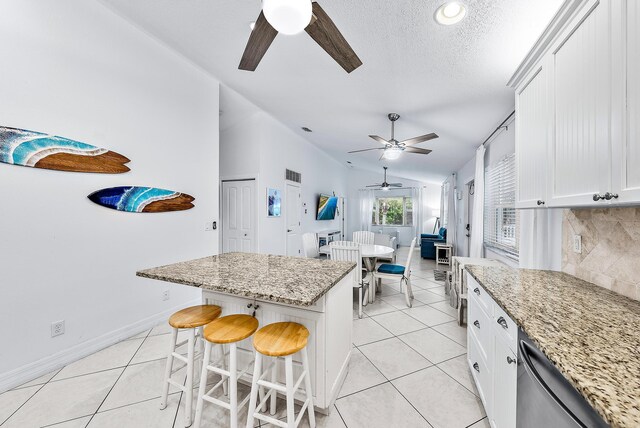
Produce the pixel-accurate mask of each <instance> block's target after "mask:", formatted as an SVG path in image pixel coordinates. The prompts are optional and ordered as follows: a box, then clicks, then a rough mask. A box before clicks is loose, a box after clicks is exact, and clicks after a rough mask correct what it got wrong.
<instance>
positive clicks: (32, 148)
mask: <svg viewBox="0 0 640 428" xmlns="http://www.w3.org/2000/svg"><path fill="white" fill-rule="evenodd" d="M0 162H3V163H8V164H11V165H20V166H29V167H33V168H44V169H53V170H58V171H72V172H98V173H103V174H121V173H123V172H127V171H129V167H128V166H126V165H125V164H126V163H128V162H129V159H127V158H126V157H124V156H122V155H121V154H119V153H116V152H112V151H110V150H107V149H103V148H100V147H95V146H92V145H90V144H85V143H81V142H79V141H74V140H69V139H68V138H63V137H57V136H55V135H49V134H43V133H41V132H34V131H27V130H25V129H16V128H8V127H6V126H0Z"/></svg>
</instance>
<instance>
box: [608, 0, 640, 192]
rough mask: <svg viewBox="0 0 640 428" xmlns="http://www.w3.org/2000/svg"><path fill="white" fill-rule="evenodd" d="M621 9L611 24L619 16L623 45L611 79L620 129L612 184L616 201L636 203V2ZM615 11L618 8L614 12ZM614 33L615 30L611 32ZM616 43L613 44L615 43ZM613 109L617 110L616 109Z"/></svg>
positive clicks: (639, 89) (639, 35)
mask: <svg viewBox="0 0 640 428" xmlns="http://www.w3.org/2000/svg"><path fill="white" fill-rule="evenodd" d="M621 8H622V10H620V11H619V13H616V16H615V18H614V19H615V20H614V25H616V23H617V22H619V21H617V19H618V17H621V21H620V27H621V29H622V31H621V35H620V36H621V39H622V40H621V41H620V44H621V45H622V46H623V49H622V56H621V61H620V62H621V64H622V67H621V69H620V75H621V77H620V78H619V79H616V80H615V83H619V84H620V92H621V96H620V102H619V103H615V104H614V106H613V107H614V114H615V116H614V117H615V118H616V119H619V121H616V123H619V124H620V128H621V132H620V133H619V134H614V135H616V136H617V137H618V138H616V140H615V141H614V144H615V143H617V144H618V146H617V147H616V149H617V150H614V155H615V159H614V163H613V174H614V175H613V184H614V189H615V193H617V194H618V195H619V198H618V200H617V201H616V202H618V203H638V202H640V168H638V165H640V2H639V1H638V0H626V1H624V2H622V4H621ZM616 12H618V11H616ZM614 34H616V33H614ZM616 44H617V43H616ZM616 108H618V109H619V110H618V111H616Z"/></svg>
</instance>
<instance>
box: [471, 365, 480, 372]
mask: <svg viewBox="0 0 640 428" xmlns="http://www.w3.org/2000/svg"><path fill="white" fill-rule="evenodd" d="M473 369H474V370H475V371H477V372H478V373H480V366H479V365H478V363H473Z"/></svg>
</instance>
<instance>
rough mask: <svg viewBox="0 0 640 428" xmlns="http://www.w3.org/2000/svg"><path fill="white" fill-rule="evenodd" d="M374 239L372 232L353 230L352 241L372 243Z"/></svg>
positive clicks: (365, 243) (374, 235)
mask: <svg viewBox="0 0 640 428" xmlns="http://www.w3.org/2000/svg"><path fill="white" fill-rule="evenodd" d="M375 239H376V234H375V233H373V232H368V231H366V230H360V231H358V232H353V242H357V243H358V244H364V245H373V243H374V242H375Z"/></svg>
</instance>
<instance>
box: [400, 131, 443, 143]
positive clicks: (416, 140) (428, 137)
mask: <svg viewBox="0 0 640 428" xmlns="http://www.w3.org/2000/svg"><path fill="white" fill-rule="evenodd" d="M436 138H439V137H438V134H434V133H433V132H432V133H431V134H427V135H421V136H419V137H413V138H409V139H408V140H404V141H401V142H400V144H404V145H405V146H413V145H414V144H420V143H424V142H425V141H429V140H435V139H436Z"/></svg>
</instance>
